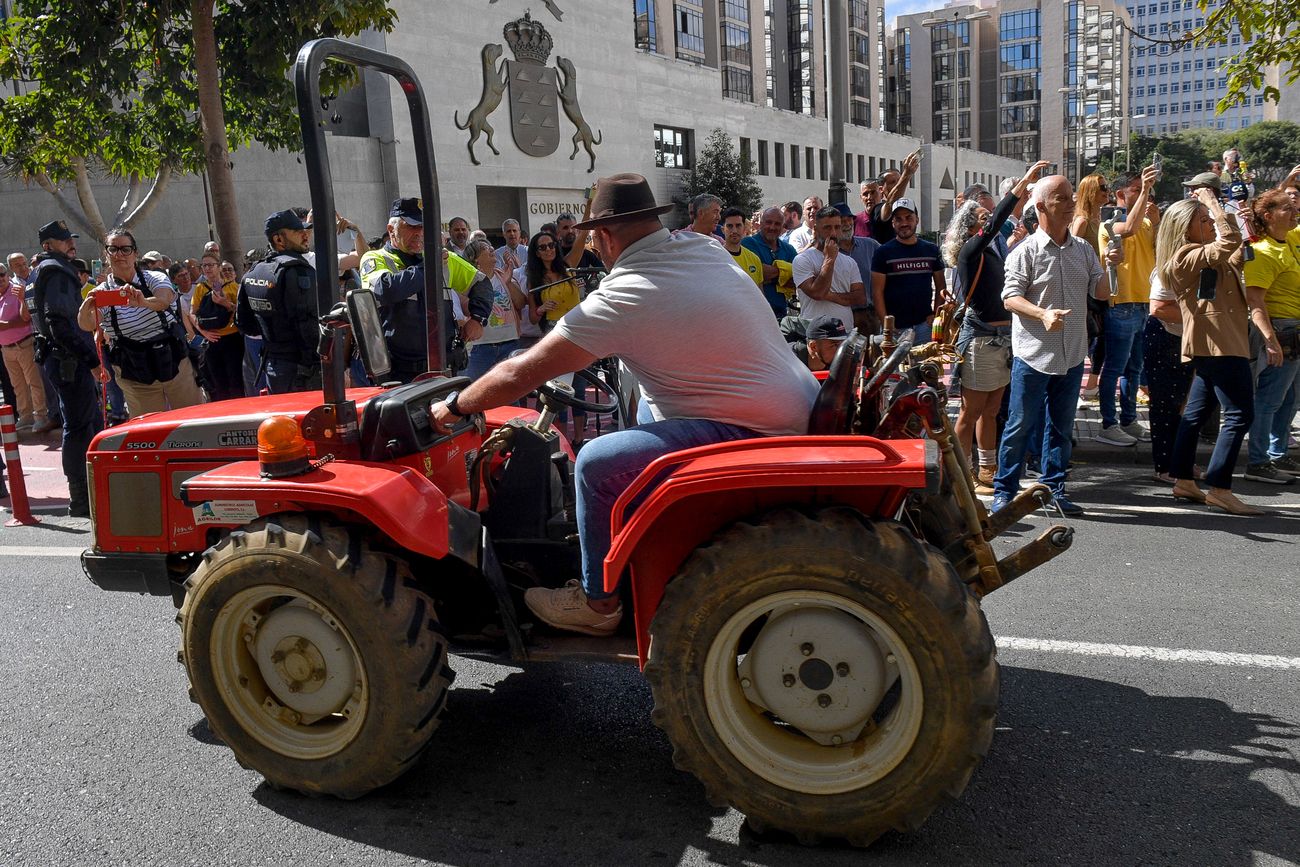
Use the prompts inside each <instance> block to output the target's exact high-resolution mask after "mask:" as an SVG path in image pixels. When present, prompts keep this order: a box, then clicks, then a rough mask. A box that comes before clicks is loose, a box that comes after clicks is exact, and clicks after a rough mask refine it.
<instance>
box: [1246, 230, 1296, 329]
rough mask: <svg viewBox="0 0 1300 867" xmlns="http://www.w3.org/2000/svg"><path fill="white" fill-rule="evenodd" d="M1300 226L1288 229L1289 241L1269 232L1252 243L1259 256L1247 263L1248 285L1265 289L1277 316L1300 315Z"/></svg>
mask: <svg viewBox="0 0 1300 867" xmlns="http://www.w3.org/2000/svg"><path fill="white" fill-rule="evenodd" d="M1298 245H1300V229H1292V230H1291V231H1290V232H1288V233H1287V236H1286V241H1275V240H1273V239H1272V238H1270V237H1268V236H1267V235H1265V236H1264V237H1263V238H1260V239H1259V240H1258V241H1256V242H1255V243H1253V244H1251V245H1250V248H1251V249H1252V250H1254V251H1255V258H1254V259H1251V260H1250V261H1249V262H1247V263H1246V267H1245V269H1244V271H1245V277H1246V285H1247V286H1256V287H1258V288H1260V289H1263V290H1265V292H1264V304H1265V306H1267V307H1268V315H1269V316H1271V317H1272V318H1274V319H1300V257H1297V253H1298V252H1300V250H1298V249H1297V247H1298Z"/></svg>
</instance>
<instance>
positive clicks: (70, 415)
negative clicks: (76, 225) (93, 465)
mask: <svg viewBox="0 0 1300 867" xmlns="http://www.w3.org/2000/svg"><path fill="white" fill-rule="evenodd" d="M38 237H39V239H40V242H41V247H42V248H43V249H44V252H43V253H41V254H40V255H38V256H37V257H36V259H35V261H34V262H33V263H32V264H34V265H35V266H36V267H35V273H34V274H33V275H32V278H31V279H32V285H33V286H34V292H33V304H32V322H33V324H34V325H35V326H36V335H37V336H36V360H37V361H38V362H39V363H40V365H41V367H42V369H43V370H44V371H45V375H46V376H48V377H49V378H50V382H52V383H53V384H54V389H55V391H56V392H57V393H58V396H59V409H60V411H61V412H62V414H63V448H62V452H63V454H62V457H63V474H64V475H65V476H67V479H68V514H69V515H71V516H72V517H74V518H88V517H90V494H89V491H88V490H87V488H86V449H88V448H89V447H90V441H91V439H93V438H94V436H95V434H97V433H99V431H100V429H101V428H102V427H103V424H102V418H101V416H100V412H99V395H98V392H97V391H96V390H95V378H94V375H93V374H92V373H91V371H92V370H95V369H96V368H97V367H99V357H98V355H97V353H96V352H95V342H94V340H93V339H92V338H91V335H90V334H89V333H88V332H86V331H82V330H81V328H80V327H79V326H78V325H77V310H78V308H80V307H81V287H82V285H83V283H84V281H83V280H82V279H81V275H80V274H79V273H78V272H77V268H76V266H75V265H73V263H72V257H73V256H75V255H76V254H77V242H76V240H75V239H76V238H77V236H76V235H74V234H73V233H72V232H70V231H68V226H67V224H66V223H64V222H63V221H62V220H55V221H54V222H52V223H46V224H45V225H44V226H41V228H40V230H39V235H38Z"/></svg>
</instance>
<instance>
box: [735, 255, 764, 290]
mask: <svg viewBox="0 0 1300 867" xmlns="http://www.w3.org/2000/svg"><path fill="white" fill-rule="evenodd" d="M727 252H728V253H731V251H730V250H728V251H727ZM731 258H732V259H733V260H734V261H735V263H736V266H737V267H738V268H740V270H742V271H744V272H745V273H746V274H748V275H749V277H750V279H751V280H753V281H754V283H755V284H757V285H758V287H759V288H760V289H761V288H762V286H763V260H762V259H760V258H758V254H757V253H755V252H754V251H753V250H751V249H749V248H748V247H741V248H740V252H739V253H731Z"/></svg>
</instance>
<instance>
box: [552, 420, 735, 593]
mask: <svg viewBox="0 0 1300 867" xmlns="http://www.w3.org/2000/svg"><path fill="white" fill-rule="evenodd" d="M758 436H760V434H757V433H755V432H754V431H752V430H748V429H747V428H743V427H738V426H736V425H730V424H724V423H722V422H718V421H710V420H708V419H702V418H673V419H668V420H666V421H657V422H652V423H651V424H647V425H641V426H639V427H634V428H628V429H627V430H621V431H613V432H611V433H607V434H604V435H603V436H598V437H596V438H595V439H592V440H591V441H590V442H588V443H587V444H586V445H585V446H583V448H582V451H580V452H578V462H577V466H576V468H575V470H574V474H575V476H576V487H577V493H578V537H579V539H580V541H581V543H582V587H583V589H584V590H586V592H587V597H588V598H590V599H607V598H609V597H610V596H613V595H614V594H613V593H606V592H605V555H606V554H608V553H609V545H610V515H611V512H612V510H613V508H614V502H615V501H616V500H617V499H618V498H619V495H620V494H622V493H623V492H624V491H625V490H627V488H628V486H629V485H631V484H632V482H633V481H635V480H636V477H637V476H639V475H640V474H641V471H642V470H644V469H645V468H646V467H648V466H649V465H650V464H651V463H652V462H653V461H654V460H655V459H656V458H658V457H661V456H663V455H666V454H669V453H671V452H677V451H681V450H682V449H689V448H694V447H695V446H703V445H708V444H710V443H722V442H729V441H731V440H743V439H753V438H755V437H758Z"/></svg>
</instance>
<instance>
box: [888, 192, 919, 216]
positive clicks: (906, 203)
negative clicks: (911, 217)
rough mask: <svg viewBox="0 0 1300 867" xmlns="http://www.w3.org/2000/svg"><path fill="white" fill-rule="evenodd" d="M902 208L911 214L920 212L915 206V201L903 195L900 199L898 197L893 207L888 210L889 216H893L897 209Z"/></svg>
mask: <svg viewBox="0 0 1300 867" xmlns="http://www.w3.org/2000/svg"><path fill="white" fill-rule="evenodd" d="M903 209H906V210H909V211H911V212H912V213H913V214H919V213H921V212H920V211H918V210H917V208H916V202H914V201H912V200H911V199H909V198H908V197H907V196H903V197H902V198H901V199H899V200H898V201H896V202H894V207H893V209H892V210H890V212H889V214H890V216H893V215H894V213H896V212H897V211H899V210H903Z"/></svg>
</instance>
